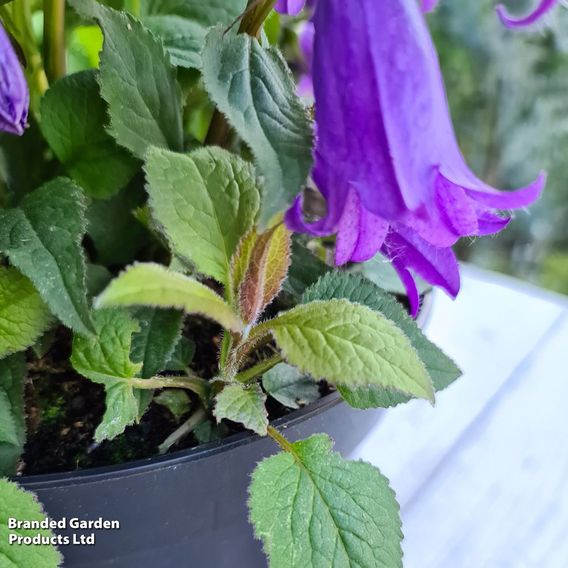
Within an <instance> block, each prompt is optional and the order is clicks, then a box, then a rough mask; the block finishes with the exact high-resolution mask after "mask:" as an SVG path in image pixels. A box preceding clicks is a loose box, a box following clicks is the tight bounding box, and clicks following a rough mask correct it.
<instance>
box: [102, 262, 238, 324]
mask: <svg viewBox="0 0 568 568" xmlns="http://www.w3.org/2000/svg"><path fill="white" fill-rule="evenodd" d="M114 306H153V307H156V308H176V309H178V310H184V311H185V312H186V313H188V314H202V315H204V316H207V317H209V318H211V319H212V320H214V321H217V322H218V323H220V324H221V325H222V326H223V327H225V328H226V329H230V330H232V331H237V332H238V331H241V330H242V322H241V321H240V319H239V316H238V315H237V314H236V313H235V312H234V311H233V309H232V308H231V307H230V306H229V305H228V304H227V303H225V301H224V300H223V299H222V298H221V297H220V296H218V295H217V294H216V293H215V292H213V290H211V289H210V288H207V286H204V285H203V284H201V283H200V282H198V281H197V280H194V279H193V278H188V277H187V276H184V275H183V274H179V273H178V272H171V271H169V270H168V269H167V268H165V267H163V266H161V265H159V264H150V263H148V264H135V265H134V266H131V267H130V268H128V269H126V271H125V272H123V273H122V274H121V275H120V276H118V278H115V279H114V280H113V281H112V282H111V283H110V285H109V286H108V288H107V289H106V290H105V291H104V292H103V293H102V294H101V295H100V296H99V297H98V298H97V300H96V302H95V307H96V308H104V307H114Z"/></svg>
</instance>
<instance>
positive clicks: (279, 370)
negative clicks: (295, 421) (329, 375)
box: [262, 363, 320, 408]
mask: <svg viewBox="0 0 568 568" xmlns="http://www.w3.org/2000/svg"><path fill="white" fill-rule="evenodd" d="M262 386H263V387H264V390H265V391H266V392H267V393H268V394H269V395H270V396H271V397H272V398H275V399H276V400H277V401H278V402H279V403H280V404H283V405H284V406H287V407H288V408H300V407H301V406H304V405H306V404H310V403H311V402H315V401H316V400H318V399H319V397H320V393H319V388H318V385H317V384H316V383H314V381H313V380H312V379H310V378H309V377H306V376H305V375H302V373H300V372H299V371H298V369H296V368H295V367H292V366H291V365H286V363H280V364H279V365H276V367H274V368H272V369H270V371H268V372H267V373H265V374H264V376H263V377H262Z"/></svg>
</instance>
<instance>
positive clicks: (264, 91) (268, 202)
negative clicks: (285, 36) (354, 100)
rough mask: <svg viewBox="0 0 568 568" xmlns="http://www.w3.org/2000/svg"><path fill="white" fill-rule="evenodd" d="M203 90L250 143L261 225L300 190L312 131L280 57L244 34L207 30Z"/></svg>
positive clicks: (307, 168) (309, 157) (306, 171)
mask: <svg viewBox="0 0 568 568" xmlns="http://www.w3.org/2000/svg"><path fill="white" fill-rule="evenodd" d="M202 58H203V69H202V72H203V79H204V83H205V88H206V89H207V92H208V93H209V95H210V96H211V98H212V99H213V101H214V102H215V104H216V105H217V107H218V108H219V110H220V111H221V112H222V113H223V114H224V115H225V116H226V117H227V119H228V121H229V122H230V124H231V125H232V126H233V127H234V128H235V130H236V131H237V132H238V134H239V135H240V137H241V138H242V139H243V140H244V141H245V142H246V143H247V144H248V146H249V147H250V148H251V150H252V152H253V154H254V156H255V158H256V163H257V167H258V170H259V172H260V173H261V174H262V175H263V177H264V186H265V188H266V195H265V196H264V199H263V208H262V216H261V217H262V218H261V221H262V224H263V225H266V224H267V223H268V221H269V219H270V218H271V217H272V216H273V215H274V214H275V213H278V212H280V211H282V210H283V209H285V208H286V207H287V206H288V205H290V204H291V202H292V200H293V199H294V197H295V196H296V195H297V194H298V193H299V192H300V190H301V189H302V186H303V185H304V183H305V182H306V179H307V177H308V174H309V173H310V170H311V167H312V144H313V134H312V128H311V124H310V120H309V118H308V113H307V110H306V108H305V107H304V106H303V104H302V102H301V101H300V99H299V98H298V96H297V95H296V87H295V83H294V79H293V77H292V74H291V73H290V70H289V68H288V66H287V64H286V62H285V61H284V58H283V57H282V55H281V54H280V52H279V51H278V50H277V49H276V48H270V49H268V50H265V49H264V48H263V47H262V46H261V45H260V43H259V42H258V41H257V40H256V39H255V38H251V37H249V36H247V35H246V34H239V35H233V34H230V33H227V34H226V33H225V30H224V29H223V28H219V27H217V28H215V29H213V30H211V31H210V32H209V34H208V35H207V38H206V40H205V47H204V49H203V53H202Z"/></svg>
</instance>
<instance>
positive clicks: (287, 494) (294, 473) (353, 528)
mask: <svg viewBox="0 0 568 568" xmlns="http://www.w3.org/2000/svg"><path fill="white" fill-rule="evenodd" d="M249 509H250V517H251V521H252V523H253V525H254V528H255V533H256V535H257V537H258V538H259V539H261V540H262V541H263V543H264V550H265V552H266V553H267V555H268V557H269V559H270V568H297V567H300V566H301V567H306V568H308V567H309V568H328V567H330V566H337V567H343V566H345V567H350V566H353V567H355V566H356V567H360V568H376V567H378V566H383V567H388V568H397V567H402V550H401V547H400V542H401V540H402V532H401V522H400V516H399V506H398V503H397V502H396V499H395V495H394V492H393V491H392V489H391V488H390V487H389V484H388V480H387V479H386V478H385V477H384V476H383V475H381V473H380V472H379V470H377V469H376V468H374V467H373V466H372V465H371V464H368V463H365V462H361V461H358V462H354V461H346V460H344V459H343V458H342V457H341V456H340V455H339V454H338V453H336V452H333V451H332V442H331V440H330V439H329V438H328V437H327V436H325V435H323V434H319V435H315V436H312V437H311V438H308V439H307V440H303V441H300V442H296V443H294V444H292V445H291V453H280V454H277V455H276V456H273V457H271V458H268V459H266V460H264V461H263V462H261V463H260V464H259V465H258V466H257V468H256V469H255V471H254V473H253V475H252V484H251V486H250V500H249Z"/></svg>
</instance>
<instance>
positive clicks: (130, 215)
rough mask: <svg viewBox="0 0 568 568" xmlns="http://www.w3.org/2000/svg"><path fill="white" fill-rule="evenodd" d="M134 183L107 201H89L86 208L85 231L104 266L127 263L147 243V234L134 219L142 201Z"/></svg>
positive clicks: (141, 192)
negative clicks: (86, 226)
mask: <svg viewBox="0 0 568 568" xmlns="http://www.w3.org/2000/svg"><path fill="white" fill-rule="evenodd" d="M139 185H141V184H137V183H136V181H134V182H133V183H131V184H130V185H128V186H127V187H125V188H124V189H122V190H121V191H120V192H119V193H117V194H116V195H114V196H113V197H111V198H110V199H105V200H102V199H97V200H93V201H92V202H91V204H90V205H89V207H88V209H87V220H88V222H89V226H88V229H87V232H88V234H89V236H90V237H91V239H92V240H93V244H94V246H95V250H96V260H97V262H98V263H99V264H104V265H121V264H129V263H130V262H132V261H133V260H134V258H135V257H136V253H137V252H138V251H140V250H141V249H142V248H143V247H144V246H145V245H147V244H148V242H149V232H148V231H147V230H146V228H145V227H144V225H143V224H142V223H141V222H140V221H138V219H137V218H136V217H135V216H134V211H135V210H136V208H137V207H139V206H140V205H141V204H142V203H143V201H144V200H145V199H146V193H145V192H144V191H143V190H142V188H141V187H139Z"/></svg>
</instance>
